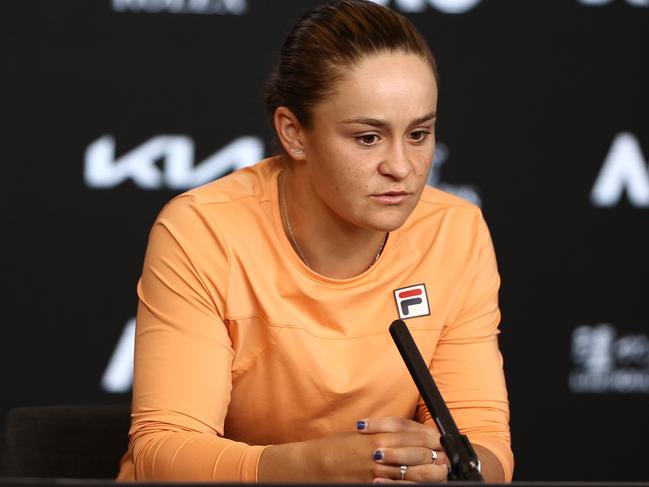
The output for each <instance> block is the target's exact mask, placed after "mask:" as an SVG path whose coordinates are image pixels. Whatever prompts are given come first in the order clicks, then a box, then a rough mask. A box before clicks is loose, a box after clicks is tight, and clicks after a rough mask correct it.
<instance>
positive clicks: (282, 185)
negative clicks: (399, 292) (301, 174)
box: [279, 172, 389, 269]
mask: <svg viewBox="0 0 649 487" xmlns="http://www.w3.org/2000/svg"><path fill="white" fill-rule="evenodd" d="M281 179H282V180H281V181H280V185H279V186H280V190H279V192H280V195H281V199H282V205H281V212H280V213H281V214H282V216H283V217H284V219H286V228H287V229H288V238H289V239H291V243H292V244H293V247H294V248H295V250H297V253H298V255H299V256H300V259H302V262H304V264H305V265H306V266H307V267H309V268H311V265H309V261H308V260H307V259H306V257H305V256H304V253H303V252H302V249H301V248H300V246H299V245H298V244H297V240H296V239H295V235H293V229H292V228H291V220H290V219H289V217H288V208H287V207H286V198H285V197H284V188H285V186H286V173H285V172H283V173H282V178H281ZM388 235H389V234H388V233H386V234H385V238H383V242H381V247H379V251H378V252H377V253H376V255H375V256H374V258H373V259H372V262H370V265H368V266H367V269H369V268H370V267H372V266H373V265H374V264H376V261H377V260H379V257H380V256H381V252H383V248H384V247H385V243H386V242H387V241H388Z"/></svg>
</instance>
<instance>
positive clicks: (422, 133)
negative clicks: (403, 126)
mask: <svg viewBox="0 0 649 487" xmlns="http://www.w3.org/2000/svg"><path fill="white" fill-rule="evenodd" d="M429 133H430V132H428V131H426V130H417V131H415V132H412V133H411V134H410V139H411V140H413V141H415V142H423V141H424V140H425V139H426V137H428V134H429Z"/></svg>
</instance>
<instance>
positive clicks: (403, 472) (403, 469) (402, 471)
mask: <svg viewBox="0 0 649 487" xmlns="http://www.w3.org/2000/svg"><path fill="white" fill-rule="evenodd" d="M406 472H408V465H401V466H400V467H399V473H400V474H401V480H405V478H406Z"/></svg>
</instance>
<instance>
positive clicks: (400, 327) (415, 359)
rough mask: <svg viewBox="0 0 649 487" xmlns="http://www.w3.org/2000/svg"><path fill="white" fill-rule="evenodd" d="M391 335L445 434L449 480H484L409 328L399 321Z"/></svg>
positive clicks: (392, 329) (469, 447)
mask: <svg viewBox="0 0 649 487" xmlns="http://www.w3.org/2000/svg"><path fill="white" fill-rule="evenodd" d="M390 335H392V339H393V340H394V343H395V344H396V345H397V348H398V349H399V353H400V354H401V358H403V361H404V362H405V363H406V367H408V371H409V372H410V375H411V376H412V379H413V380H414V381H415V385H416V386H417V389H419V394H421V397H422V399H423V400H424V402H425V403H426V406H427V407H428V411H429V412H430V414H431V416H432V418H433V421H435V424H436V425H437V429H438V430H439V432H440V434H441V436H440V439H439V441H440V443H441V444H442V448H444V453H446V456H447V457H448V459H449V461H450V462H451V467H450V471H449V474H448V479H449V480H484V479H483V478H482V474H481V473H480V469H479V465H480V463H479V459H478V456H477V455H476V454H475V451H474V450H473V446H471V443H470V442H469V439H468V438H467V437H466V435H463V434H461V433H460V430H458V429H457V425H456V424H455V420H454V419H453V417H452V416H451V413H450V411H449V410H448V407H446V403H445V402H444V399H443V398H442V395H441V393H440V392H439V389H438V388H437V385H436V384H435V381H434V380H433V377H432V376H431V375H430V371H429V370H428V367H427V366H426V363H425V362H424V358H423V357H422V356H421V353H420V352H419V349H418V348H417V345H416V344H415V341H414V340H413V338H412V335H411V334H410V331H409V330H408V327H407V326H406V324H405V323H404V322H403V321H402V320H395V321H393V322H392V324H391V325H390Z"/></svg>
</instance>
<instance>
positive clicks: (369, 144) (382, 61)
mask: <svg viewBox="0 0 649 487" xmlns="http://www.w3.org/2000/svg"><path fill="white" fill-rule="evenodd" d="M436 110H437V83H436V81H435V77H434V75H433V72H432V69H431V68H430V66H429V65H428V64H427V63H426V62H425V61H424V60H423V59H422V58H420V57H419V56H416V55H414V54H405V53H385V54H379V55H376V56H373V57H370V58H367V59H366V60H364V61H362V62H361V63H359V64H358V65H356V66H354V67H352V68H350V69H349V71H348V72H347V73H346V74H345V76H344V77H343V78H342V79H341V80H340V81H338V82H337V83H336V86H335V92H334V93H333V94H332V95H330V96H329V97H328V98H327V99H326V100H324V101H323V102H321V103H319V104H318V105H316V106H315V107H314V108H313V118H312V124H311V127H310V128H309V129H308V130H307V131H305V132H304V136H303V139H302V143H303V146H304V149H305V157H306V161H305V163H306V170H307V174H308V180H309V183H310V184H311V185H312V188H313V191H314V193H313V194H314V195H315V196H316V198H319V199H320V200H321V202H322V203H324V205H326V206H327V207H328V208H329V209H330V210H331V211H333V213H334V214H336V215H337V216H338V217H339V218H341V219H343V220H346V221H347V222H349V223H351V224H353V225H356V226H360V227H363V228H370V229H374V230H379V231H391V230H395V229H397V228H399V227H400V226H401V225H402V224H403V223H404V222H405V220H406V219H407V218H408V216H409V215H410V213H411V212H412V210H413V209H414V207H415V205H416V204H417V201H418V200H419V197H420V195H421V193H422V190H423V188H424V186H425V184H426V180H427V177H428V171H429V169H430V165H431V163H432V160H433V152H434V150H435V133H434V129H435V113H436Z"/></svg>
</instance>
